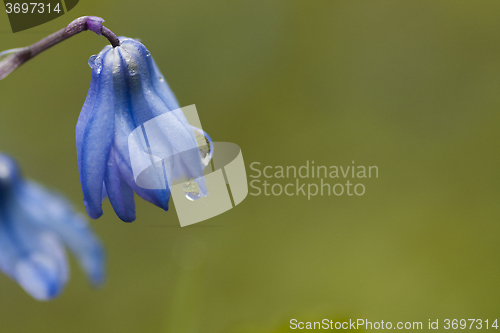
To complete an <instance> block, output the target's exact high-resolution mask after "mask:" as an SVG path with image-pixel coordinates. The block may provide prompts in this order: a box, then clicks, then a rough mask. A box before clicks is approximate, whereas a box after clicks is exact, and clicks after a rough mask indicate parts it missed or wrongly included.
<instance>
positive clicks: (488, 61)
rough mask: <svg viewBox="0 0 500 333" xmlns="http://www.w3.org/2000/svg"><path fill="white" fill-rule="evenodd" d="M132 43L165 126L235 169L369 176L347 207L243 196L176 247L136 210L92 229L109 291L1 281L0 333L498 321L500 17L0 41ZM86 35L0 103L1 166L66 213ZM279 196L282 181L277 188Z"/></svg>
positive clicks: (441, 6) (188, 16)
mask: <svg viewBox="0 0 500 333" xmlns="http://www.w3.org/2000/svg"><path fill="white" fill-rule="evenodd" d="M82 15H96V16H101V17H103V18H105V20H106V23H105V25H106V26H107V27H108V28H110V29H111V30H112V31H114V32H115V33H116V34H118V35H124V36H129V37H134V38H140V39H141V40H142V41H143V43H144V44H145V45H146V46H147V47H148V48H149V50H150V51H151V53H152V55H153V57H154V58H155V60H156V62H157V64H158V65H159V67H160V68H161V70H162V72H163V74H164V75H165V77H166V78H167V80H168V82H169V83H170V86H171V87H172V89H173V90H174V92H175V94H176V95H177V97H178V99H179V102H180V104H181V105H182V106H186V105H190V104H196V106H197V108H198V111H199V114H200V118H201V121H202V123H203V128H204V129H205V130H206V131H207V132H208V133H209V134H210V135H211V137H212V139H214V141H229V142H234V143H237V144H238V145H239V146H240V147H241V149H242V152H243V157H244V159H245V163H246V165H247V172H248V174H251V173H252V172H251V170H250V169H248V166H249V164H250V163H252V162H255V161H257V162H261V163H262V166H264V165H273V166H274V165H285V166H286V165H295V166H301V165H304V164H305V162H306V160H310V161H312V160H314V161H315V163H316V165H319V164H321V165H339V166H340V165H343V166H348V165H351V164H352V161H355V163H356V164H357V165H376V166H378V167H379V178H378V179H370V180H366V181H365V182H364V184H365V186H366V193H365V195H364V196H362V197H356V196H353V197H349V196H341V197H335V196H323V197H319V196H318V197H315V198H312V199H311V200H310V201H308V200H307V199H306V198H304V197H302V196H300V197H297V196H293V197H288V196H285V195H282V196H278V197H276V196H263V195H262V196H250V195H249V196H248V197H247V199H246V200H245V201H243V202H242V203H241V204H240V205H239V206H237V207H236V208H235V209H232V210H230V211H228V212H227V213H224V214H223V215H220V216H217V217H215V218H212V219H210V220H208V221H205V222H202V223H199V224H196V225H193V226H189V227H185V228H181V227H180V226H179V223H178V218H177V215H176V213H175V207H174V206H173V204H172V205H171V210H170V211H169V212H168V213H166V212H164V211H162V210H160V209H159V208H157V207H155V206H153V205H150V204H148V203H146V202H144V201H142V200H140V199H136V201H137V216H138V218H137V221H135V222H134V223H131V224H126V223H123V222H121V221H120V220H119V219H118V218H117V217H116V216H115V214H114V213H113V211H112V208H111V206H110V205H109V203H108V202H106V203H104V211H105V213H104V216H103V217H101V218H100V219H99V220H96V221H92V222H91V223H92V226H93V227H94V229H95V230H96V232H97V233H98V234H99V235H100V237H101V238H102V240H103V242H104V243H105V245H106V248H107V254H108V278H107V282H106V284H105V286H104V287H103V288H101V289H99V290H93V289H92V288H90V287H89V286H88V284H87V283H86V281H85V277H84V276H83V274H82V272H81V270H79V267H78V266H77V264H76V262H75V261H74V260H72V261H71V275H72V276H71V280H70V282H69V284H68V285H67V287H66V289H65V291H64V293H63V294H62V296H61V297H59V298H58V299H56V300H54V301H52V302H48V303H43V302H38V301H35V300H33V299H32V298H31V297H30V296H29V295H27V294H26V293H25V292H24V291H23V290H22V289H21V288H20V287H19V286H17V285H16V284H15V283H14V282H13V281H11V280H10V279H9V278H7V277H5V276H3V275H0V331H1V332H9V333H10V332H39V333H43V332H52V333H54V332H74V333H77V332H177V333H179V332H186V333H187V332H206V333H211V332H221V333H226V332H275V331H277V330H280V329H281V331H288V330H287V329H286V326H287V323H288V321H289V320H290V319H291V318H297V319H299V320H318V321H319V320H321V319H323V318H331V319H335V318H354V319H355V318H367V319H369V320H371V321H380V320H384V321H393V322H397V321H423V322H424V324H425V323H427V321H428V319H432V320H435V319H440V321H441V322H442V320H444V319H445V318H458V319H461V318H481V319H490V321H491V320H492V319H496V318H498V317H497V316H498V313H499V312H498V311H499V310H500V299H499V298H498V295H499V292H500V284H499V282H498V280H499V274H500V242H499V237H500V226H499V218H500V207H499V201H500V191H499V189H500V176H499V169H500V158H499V154H498V152H499V150H500V133H499V129H500V113H499V112H498V110H499V108H500V94H499V93H498V92H499V89H500V20H499V15H500V2H498V1H496V0H495V1H493V0H492V1H479V2H478V1H459V0H449V1H443V0H439V1H436V0H425V1H424V0H412V1H395V0H394V1H347V0H346V1H338V0H311V1H304V0H252V1H249V0H244V1H223V0H213V1H183V0H169V1H130V0H122V1H100V2H97V1H88V0H87V1H84V0H82V1H80V3H79V4H78V5H77V6H76V7H75V8H74V9H73V10H72V11H70V12H69V13H68V14H66V15H63V16H62V17H60V18H57V19H55V20H53V21H51V22H48V23H46V24H44V25H42V26H39V27H36V28H33V29H30V30H27V31H25V32H20V33H16V34H12V32H11V31H10V27H9V24H8V20H7V15H6V14H0V17H1V19H0V49H2V50H3V49H9V48H15V47H20V46H25V45H28V44H31V43H34V42H36V41H38V40H39V39H41V38H42V37H45V36H46V35H48V34H50V33H52V32H54V31H56V30H58V29H60V28H62V27H64V26H65V25H66V24H67V23H69V22H70V21H71V20H73V19H74V18H76V17H78V16H82ZM106 44H107V41H106V40H105V39H104V38H102V37H98V36H96V35H95V34H93V33H91V32H86V33H82V34H80V35H78V36H75V37H73V38H72V39H70V40H68V41H66V42H64V43H63V44H60V45H57V46H56V47H54V48H53V49H51V50H50V51H47V52H45V53H44V54H41V55H40V56H38V57H37V58H36V59H34V60H31V61H30V62H29V63H27V64H26V65H24V66H22V67H21V68H20V69H18V70H17V71H16V72H14V73H12V74H11V75H10V76H9V77H7V78H6V79H5V80H3V81H1V82H0V102H1V103H0V104H1V105H0V110H1V111H0V114H1V120H0V143H1V146H0V149H1V150H2V151H4V152H7V153H10V154H13V155H14V156H15V157H16V158H17V159H18V160H19V162H20V163H21V165H22V167H23V171H24V174H25V175H26V176H27V177H29V178H32V179H36V180H37V181H39V182H42V183H43V184H45V185H46V186H49V187H51V188H53V189H56V190H58V191H60V192H62V193H64V194H66V195H67V196H68V197H69V198H70V199H71V200H72V201H73V202H74V204H75V207H77V209H78V210H80V211H84V207H83V204H82V194H81V189H80V186H79V179H78V171H77V164H76V148H75V142H74V128H75V124H76V121H77V118H78V114H79V112H80V109H81V106H82V105H83V102H84V100H85V96H86V94H87V90H88V86H89V82H90V68H89V67H88V65H87V60H88V58H89V56H91V55H92V54H97V53H98V52H99V51H100V50H101V49H102V48H103V47H104V46H105V45H106ZM272 181H273V182H274V181H276V180H272ZM287 182H289V181H288V180H284V181H281V183H287Z"/></svg>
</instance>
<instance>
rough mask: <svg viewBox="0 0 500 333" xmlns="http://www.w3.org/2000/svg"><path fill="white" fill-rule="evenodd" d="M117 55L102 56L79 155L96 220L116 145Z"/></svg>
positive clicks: (86, 193)
mask: <svg viewBox="0 0 500 333" xmlns="http://www.w3.org/2000/svg"><path fill="white" fill-rule="evenodd" d="M115 52H116V50H115V49H113V50H109V51H106V52H104V54H103V55H102V57H103V66H102V70H101V74H100V77H99V86H98V88H97V89H98V94H97V100H96V101H95V103H94V105H93V108H92V111H91V112H92V113H91V115H90V116H89V117H88V121H87V125H86V126H85V130H84V133H83V138H82V142H81V152H80V155H79V156H78V166H79V171H80V182H81V185H82V190H83V198H84V204H85V208H86V209H87V213H88V215H89V216H90V217H91V218H93V219H96V218H99V217H100V216H101V215H102V192H103V191H102V188H103V181H104V173H105V169H106V164H107V159H108V155H109V150H110V147H111V144H112V142H113V133H114V88H113V59H114V55H115V54H114V53H115ZM83 121H84V120H82V122H83Z"/></svg>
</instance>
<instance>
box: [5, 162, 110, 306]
mask: <svg viewBox="0 0 500 333" xmlns="http://www.w3.org/2000/svg"><path fill="white" fill-rule="evenodd" d="M65 246H66V247H68V248H69V249H70V250H71V252H73V254H74V255H75V256H76V257H77V259H78V261H79V263H80V266H82V268H83V270H84V271H85V272H86V274H87V275H88V278H89V280H90V281H91V282H92V284H94V285H98V284H100V283H102V281H103V279H104V253H103V248H102V245H101V243H100V242H99V240H98V239H97V237H96V236H95V235H94V233H93V232H92V230H91V229H90V227H89V226H88V225H87V221H86V220H85V218H84V217H83V216H82V215H81V214H79V213H76V212H75V211H74V210H73V209H72V207H71V205H70V204H69V203H68V202H67V201H66V200H65V199H64V198H63V197H61V196H59V195H58V194H56V193H53V192H50V191H48V190H46V189H44V188H43V187H41V186H40V185H38V184H36V183H35V182H32V181H29V180H25V179H23V178H22V176H21V175H20V171H19V168H18V166H17V164H16V162H15V161H14V160H13V159H12V158H10V157H9V156H7V155H5V154H0V270H1V271H2V272H3V273H5V274H6V275H8V276H9V277H11V278H12V279H13V280H15V281H16V282H17V283H19V285H21V287H23V288H24V289H25V290H26V291H27V292H28V293H29V294H30V295H31V296H33V297H34V298H36V299H38V300H49V299H52V298H54V297H56V296H58V295H59V294H60V293H61V291H62V289H63V288H64V286H65V284H66V282H67V280H68V261H67V258H66V253H65V249H64V247H65Z"/></svg>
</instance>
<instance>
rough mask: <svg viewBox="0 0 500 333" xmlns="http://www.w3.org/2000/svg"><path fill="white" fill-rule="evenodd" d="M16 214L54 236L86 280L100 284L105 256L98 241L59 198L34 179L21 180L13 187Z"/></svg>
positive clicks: (69, 206) (78, 216) (68, 204)
mask: <svg viewBox="0 0 500 333" xmlns="http://www.w3.org/2000/svg"><path fill="white" fill-rule="evenodd" d="M16 201H17V202H18V205H19V211H20V212H19V213H18V215H19V216H24V219H25V220H27V221H31V223H32V224H33V225H35V226H37V227H39V228H41V230H45V232H50V233H51V234H54V235H57V237H59V239H61V240H62V242H64V244H65V245H66V246H67V247H68V248H69V249H70V250H71V252H72V253H73V254H74V255H75V256H76V257H77V259H78V261H79V263H80V266H81V267H82V268H83V270H84V271H85V272H86V274H87V276H88V278H89V280H90V281H91V282H92V283H93V284H95V285H98V284H101V283H102V282H103V281H104V277H105V273H104V271H105V259H104V257H105V255H104V249H103V247H102V245H101V242H100V241H99V240H98V239H97V237H96V236H95V235H94V233H93V232H92V230H91V229H90V227H89V226H88V223H87V221H86V220H85V218H83V216H82V215H81V214H77V213H75V212H74V211H73V209H72V207H71V205H70V203H69V202H67V201H66V200H65V199H64V198H63V197H61V196H59V195H57V194H55V193H52V192H49V191H47V190H45V189H44V188H42V187H41V186H39V185H38V184H36V183H34V182H28V181H25V182H24V183H23V184H22V185H21V186H20V187H19V188H18V190H17V200H16Z"/></svg>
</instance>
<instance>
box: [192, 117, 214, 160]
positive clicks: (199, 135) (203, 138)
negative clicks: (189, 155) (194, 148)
mask: <svg viewBox="0 0 500 333" xmlns="http://www.w3.org/2000/svg"><path fill="white" fill-rule="evenodd" d="M193 130H194V135H195V137H196V143H197V144H198V148H199V149H200V155H201V163H202V164H203V165H204V166H207V165H208V163H210V160H211V159H212V156H213V155H214V149H213V147H214V144H213V142H212V139H211V138H210V136H208V134H207V133H205V132H204V131H203V130H201V129H199V128H196V127H193Z"/></svg>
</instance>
